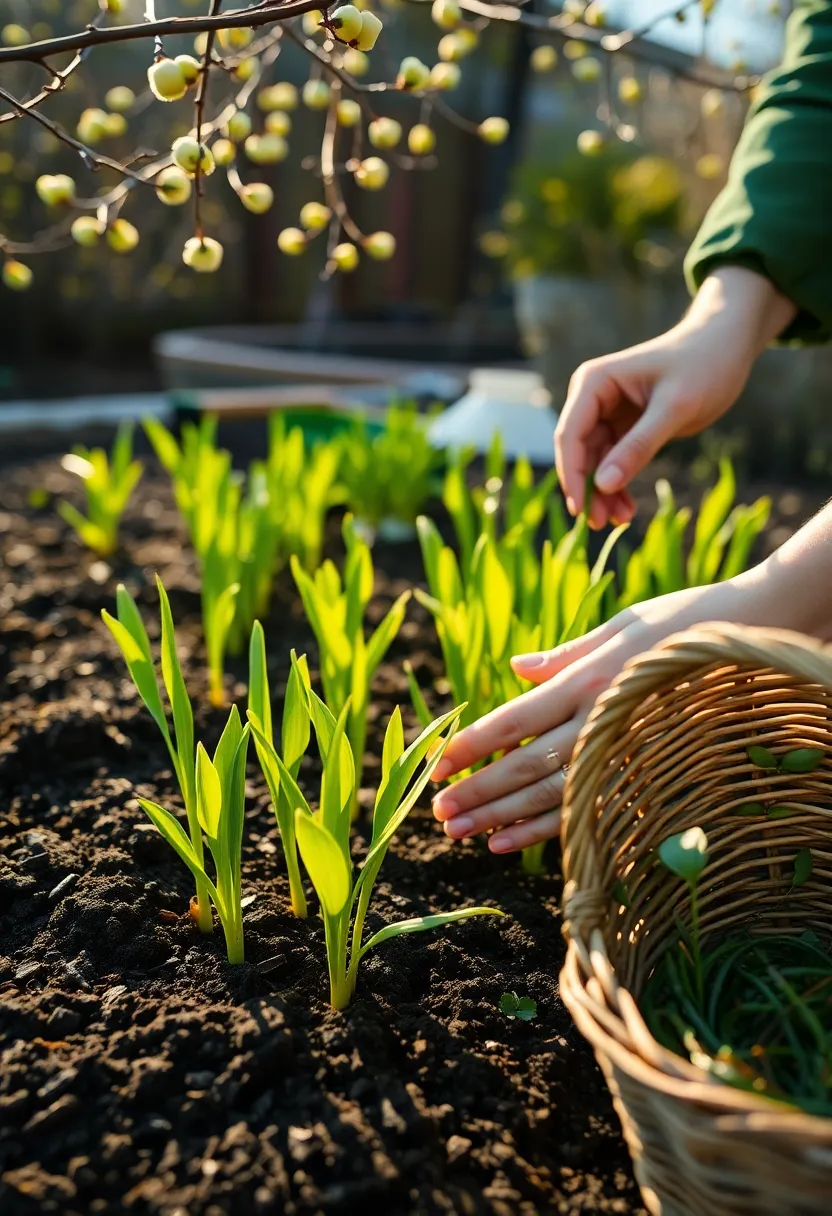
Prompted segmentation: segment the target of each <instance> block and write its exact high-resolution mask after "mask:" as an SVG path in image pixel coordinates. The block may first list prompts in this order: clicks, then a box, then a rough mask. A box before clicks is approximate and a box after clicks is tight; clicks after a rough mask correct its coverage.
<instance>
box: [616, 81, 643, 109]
mask: <svg viewBox="0 0 832 1216" xmlns="http://www.w3.org/2000/svg"><path fill="white" fill-rule="evenodd" d="M643 96H644V93H643V91H642V88H641V84H640V83H639V81H638V80H637V79H636V78H635V76H623V77H622V78H621V80H619V82H618V98H619V101H621V102H623V104H624V105H625V106H634V105H637V104H638V102H640V101H641V99H642V97H643Z"/></svg>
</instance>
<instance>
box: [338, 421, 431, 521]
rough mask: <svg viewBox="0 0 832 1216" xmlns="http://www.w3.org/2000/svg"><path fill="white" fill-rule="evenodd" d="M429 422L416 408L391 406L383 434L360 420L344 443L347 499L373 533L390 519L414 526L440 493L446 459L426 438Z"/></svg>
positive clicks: (343, 483)
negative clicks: (372, 431) (439, 481)
mask: <svg viewBox="0 0 832 1216" xmlns="http://www.w3.org/2000/svg"><path fill="white" fill-rule="evenodd" d="M426 421H427V420H426V418H425V416H424V415H423V414H421V413H420V412H419V410H418V409H417V408H416V406H415V405H400V406H396V405H392V406H390V408H389V409H388V411H387V414H386V416H385V422H384V429H383V430H382V431H381V432H380V433H379V434H377V435H371V434H370V432H369V430H368V427H367V423H366V421H365V420H364V419H358V420H357V421H356V422H355V424H354V425H353V427H352V429H351V430H349V431H348V432H347V433H346V434H345V435H343V436H342V437H341V439H340V448H341V466H340V473H339V481H340V483H341V492H342V496H343V500H344V502H345V503H346V505H347V508H348V510H349V511H351V512H352V514H353V515H355V517H356V519H358V520H360V521H361V523H362V524H364V525H367V526H368V527H369V528H370V529H371V530H372V531H373V532H375V531H376V530H377V529H378V527H379V525H380V524H382V523H384V522H387V521H392V522H394V523H396V524H400V525H404V526H405V527H408V526H410V527H412V525H413V524H414V523H415V521H416V517H417V515H419V513H420V512H421V511H423V510H424V507H425V504H426V503H427V502H428V500H429V499H430V498H432V497H433V496H434V494H435V493H436V492H437V490H438V489H439V485H438V484H437V481H436V470H437V467H438V465H439V464H441V462H442V456H441V454H440V453H439V452H437V450H436V449H435V448H434V447H433V446H432V445H431V443H430V441H429V439H428V434H427V426H426Z"/></svg>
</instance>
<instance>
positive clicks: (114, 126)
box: [107, 114, 127, 139]
mask: <svg viewBox="0 0 832 1216" xmlns="http://www.w3.org/2000/svg"><path fill="white" fill-rule="evenodd" d="M126 133H127V119H126V118H125V117H124V115H123V114H108V115H107V138H108V139H118V137H119V136H120V135H125V134H126Z"/></svg>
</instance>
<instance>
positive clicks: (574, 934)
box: [559, 622, 832, 1151]
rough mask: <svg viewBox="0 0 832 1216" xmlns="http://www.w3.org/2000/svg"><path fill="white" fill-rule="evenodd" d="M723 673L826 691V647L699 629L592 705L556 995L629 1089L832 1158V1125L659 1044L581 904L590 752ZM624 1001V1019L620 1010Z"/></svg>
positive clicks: (575, 804) (830, 671) (780, 633)
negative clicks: (678, 687) (671, 692)
mask: <svg viewBox="0 0 832 1216" xmlns="http://www.w3.org/2000/svg"><path fill="white" fill-rule="evenodd" d="M729 664H732V665H740V666H747V667H749V668H756V669H760V668H761V667H762V668H768V669H769V670H772V671H775V672H779V673H780V674H783V675H788V676H790V677H793V678H795V677H796V678H799V679H801V680H804V681H805V682H806V683H807V684H812V683H814V684H816V685H821V686H823V687H827V688H829V689H830V690H832V646H827V645H823V644H822V643H821V642H819V641H818V640H817V639H815V638H810V637H807V636H805V635H803V634H799V633H794V632H791V631H787V630H779V629H768V628H761V627H751V626H743V627H741V628H740V627H739V626H737V625H734V624H728V623H722V622H717V623H713V624H707V625H700V626H695V627H693V628H691V629H686V630H683V631H681V632H679V633H676V634H673V635H672V636H670V637H668V638H666V639H665V640H664V641H663V642H662V643H661V644H660V645H658V646H656V647H654V648H653V649H652V650H650V651H648V652H647V653H645V654H643V655H639V656H637V657H635V658H633V659H630V660H629V661H628V662H627V663H626V664H625V666H624V667H623V669H622V671H621V672H620V673H619V675H618V676H617V677H616V678H615V680H614V681H613V682H612V684H611V685H610V687H609V688H608V689H607V690H606V691H605V692H604V693H602V694H601V696H600V697H599V698H598V700H597V701H596V703H595V705H594V707H593V709H592V711H591V713H590V715H589V717H588V718H587V721H586V723H585V724H584V726H583V728H582V730H581V732H580V735H579V738H578V742H577V744H576V747H575V752H574V757H573V761H572V764H571V765H570V768H569V772H568V775H567V782H566V787H565V790H564V796H563V817H564V818H563V846H564V847H563V875H564V929H563V931H564V936H565V938H566V940H567V943H568V948H567V955H566V960H565V962H564V965H563V967H562V969H561V972H560V977H559V986H560V992H561V995H562V996H563V1000H564V1003H565V1004H566V1006H567V1008H568V1009H569V1012H570V1014H571V1016H572V1018H573V1020H574V1021H575V1024H576V1026H577V1027H578V1029H579V1030H580V1032H581V1033H582V1034H583V1035H584V1037H585V1038H586V1039H588V1040H589V1042H590V1043H591V1044H592V1046H593V1048H594V1049H595V1051H596V1052H597V1053H599V1054H601V1055H603V1056H605V1057H606V1058H607V1059H608V1060H609V1061H611V1062H612V1063H613V1064H614V1066H615V1067H616V1068H617V1069H620V1070H621V1071H622V1072H624V1073H626V1074H627V1075H628V1076H629V1077H631V1078H632V1079H633V1080H634V1081H636V1082H639V1083H641V1084H644V1085H646V1086H648V1087H649V1088H652V1089H656V1090H659V1091H661V1092H662V1093H663V1094H665V1095H667V1096H668V1097H676V1098H679V1099H681V1100H685V1101H688V1102H690V1103H694V1104H696V1105H697V1106H699V1107H701V1108H702V1109H703V1113H704V1111H705V1110H706V1109H707V1110H709V1112H710V1113H711V1115H712V1116H713V1117H714V1118H717V1119H720V1120H725V1119H728V1120H731V1121H732V1123H733V1121H734V1120H736V1119H737V1118H739V1120H740V1124H741V1125H742V1126H743V1127H745V1128H746V1129H747V1130H752V1129H753V1130H754V1131H755V1132H756V1133H758V1134H763V1133H764V1134H765V1135H767V1136H771V1137H775V1136H781V1137H783V1136H785V1137H788V1138H789V1139H792V1138H794V1139H801V1140H802V1141H804V1142H806V1144H807V1147H809V1148H814V1149H818V1148H822V1149H823V1150H825V1151H828V1150H829V1149H830V1148H832V1118H827V1117H824V1116H820V1115H812V1114H809V1113H807V1112H805V1111H802V1110H800V1109H784V1108H782V1107H780V1106H778V1105H777V1104H776V1103H774V1102H773V1101H772V1100H771V1099H767V1098H765V1097H763V1096H761V1095H759V1094H754V1093H750V1092H749V1091H747V1090H743V1089H739V1088H736V1087H733V1086H729V1085H726V1084H723V1083H722V1082H720V1081H719V1080H717V1079H716V1078H711V1077H709V1076H708V1075H707V1074H706V1073H705V1072H704V1071H703V1070H702V1069H700V1068H698V1067H697V1066H696V1065H695V1064H692V1063H691V1062H690V1061H689V1060H687V1059H685V1058H684V1057H683V1056H680V1055H676V1054H675V1053H674V1052H671V1051H669V1050H668V1049H666V1048H664V1047H662V1046H661V1044H659V1042H658V1041H657V1040H656V1039H655V1037H654V1036H653V1035H652V1034H651V1032H650V1030H649V1029H648V1027H647V1025H646V1023H645V1022H644V1020H643V1018H642V1017H641V1014H640V1011H639V1010H638V1007H637V1002H636V1000H635V998H634V997H633V996H632V994H631V993H630V992H629V990H628V989H626V988H625V987H624V986H623V985H621V984H619V982H618V979H617V977H616V972H615V968H614V967H613V965H612V963H611V962H610V960H609V957H608V954H607V950H606V942H605V939H604V934H603V932H602V928H603V925H604V923H605V922H604V920H603V918H602V917H601V916H600V915H598V914H597V911H596V910H595V908H596V906H600V904H601V903H602V902H603V901H599V902H598V904H597V905H594V904H593V900H591V899H590V900H587V899H583V900H582V898H581V897H582V896H585V895H586V893H587V883H586V875H587V872H588V871H589V870H591V869H592V865H593V862H594V869H595V873H596V874H597V875H599V882H600V874H599V872H600V868H599V866H598V864H597V860H595V857H594V830H595V821H594V808H595V804H596V798H597V795H596V791H597V789H598V786H599V783H600V779H601V778H600V774H601V772H602V766H601V764H600V763H599V760H598V751H597V749H595V751H593V747H594V745H595V744H596V743H597V742H598V740H599V739H601V740H602V741H603V737H604V733H605V732H606V731H607V730H609V729H610V728H611V727H612V726H613V725H614V722H615V720H616V719H617V718H618V716H619V715H620V714H621V713H622V711H623V710H624V709H625V707H626V705H627V704H628V703H629V704H634V703H638V701H640V700H643V699H644V698H645V697H646V696H647V695H649V693H650V692H651V691H654V690H656V689H658V688H661V687H663V686H667V684H668V681H669V680H671V679H673V678H674V677H675V678H680V677H683V676H684V673H685V672H692V671H694V670H702V669H707V668H708V667H709V666H711V667H713V668H715V669H716V668H717V667H719V666H721V665H729ZM588 745H589V750H588ZM595 894H597V891H596V892H595ZM609 894H611V892H610V893H609ZM622 995H623V999H624V1001H625V1002H626V1013H627V1016H626V1017H625V1016H624V1014H623V1013H622V1010H621V1008H620V1000H621V998H622ZM631 1006H632V1007H631ZM605 1023H606V1024H607V1025H612V1024H614V1025H615V1029H616V1032H619V1033H616V1034H614V1033H612V1032H611V1031H610V1030H609V1029H608V1028H607V1026H605ZM634 1027H635V1028H636V1030H637V1037H638V1039H639V1040H640V1041H641V1042H642V1043H644V1044H648V1045H649V1054H650V1056H651V1057H652V1058H648V1056H647V1053H646V1051H645V1050H643V1049H641V1048H640V1047H639V1044H638V1042H637V1041H636V1038H635V1036H634V1035H633V1033H632V1031H633V1028H634ZM726 1130H727V1129H726Z"/></svg>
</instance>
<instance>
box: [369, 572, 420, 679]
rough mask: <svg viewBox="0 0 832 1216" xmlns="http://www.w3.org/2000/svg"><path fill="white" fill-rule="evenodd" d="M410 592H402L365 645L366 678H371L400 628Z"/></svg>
mask: <svg viewBox="0 0 832 1216" xmlns="http://www.w3.org/2000/svg"><path fill="white" fill-rule="evenodd" d="M409 600H410V592H409V591H403V592H402V594H401V595H400V596H399V598H398V599H397V600H396V602H395V603H394V604H393V606H392V607H391V609H390V611H389V612H388V613H387V615H386V616H385V618H384V620H383V621H382V622H381V624H380V625H379V626H378V628H377V629H376V630H375V632H374V633H373V634H372V635H371V637H370V640H369V642H368V643H367V677H368V678H370V677H372V675H373V673H374V672H375V671H376V670H377V669H378V666H379V664H380V663H381V661H382V659H383V658H384V656H385V655H386V654H387V651H388V650H389V649H390V646H391V644H392V642H393V639H394V638H395V637H396V634H397V633H398V632H399V630H400V629H401V627H402V622H403V621H404V618H405V613H406V612H407V604H408V601H409Z"/></svg>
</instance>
